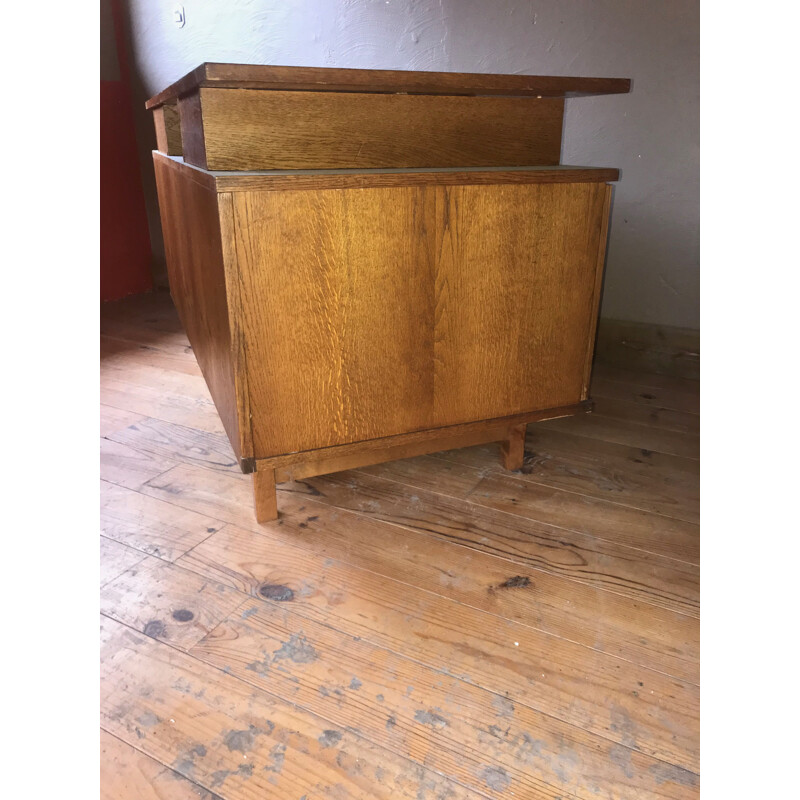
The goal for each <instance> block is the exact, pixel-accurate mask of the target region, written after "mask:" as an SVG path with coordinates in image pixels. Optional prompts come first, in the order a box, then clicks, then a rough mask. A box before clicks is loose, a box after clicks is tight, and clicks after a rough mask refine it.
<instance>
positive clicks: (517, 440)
mask: <svg viewBox="0 0 800 800" xmlns="http://www.w3.org/2000/svg"><path fill="white" fill-rule="evenodd" d="M527 428H528V426H527V425H526V424H525V423H523V424H522V425H514V426H512V427H511V428H509V429H508V438H507V439H504V440H503V442H502V444H501V446H500V449H501V452H502V454H503V466H504V467H505V468H506V469H508V470H514V471H516V470H519V469H522V461H523V459H524V458H525V431H526V430H527Z"/></svg>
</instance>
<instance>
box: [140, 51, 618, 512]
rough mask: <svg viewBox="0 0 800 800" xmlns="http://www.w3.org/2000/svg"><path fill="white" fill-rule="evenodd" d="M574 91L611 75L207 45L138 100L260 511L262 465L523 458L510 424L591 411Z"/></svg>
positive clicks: (221, 400) (202, 349) (592, 273)
mask: <svg viewBox="0 0 800 800" xmlns="http://www.w3.org/2000/svg"><path fill="white" fill-rule="evenodd" d="M591 88H594V89H595V90H596V92H597V93H611V92H621V91H627V89H628V82H627V81H619V80H614V79H579V78H577V79H572V78H536V77H530V76H517V75H515V76H489V75H447V74H439V73H396V72H392V73H388V72H387V73H383V72H377V71H361V70H320V69H305V68H302V69H301V68H296V69H295V68H288V67H247V66H242V65H204V66H203V67H202V68H198V70H195V72H194V73H191V74H190V75H189V76H186V78H184V79H182V80H181V81H178V82H177V83H176V84H174V85H173V86H172V87H170V88H169V89H167V90H165V91H164V92H162V93H161V94H160V95H157V96H156V97H155V98H153V100H152V101H150V103H149V106H150V107H151V108H153V109H154V110H155V111H156V117H155V120H156V126H157V128H159V126H162V127H161V129H160V130H159V131H158V142H159V148H160V149H161V150H162V152H158V151H157V152H155V153H154V162H155V169H156V179H157V184H158V193H159V202H160V206H161V217H162V224H163V228H164V237H165V245H166V254H167V262H168V269H169V276H170V287H171V291H172V295H173V298H174V300H175V303H176V306H177V308H178V311H179V313H180V315H181V319H182V321H183V323H184V325H185V327H186V331H187V334H188V336H189V339H190V341H191V342H192V345H193V348H194V350H195V352H196V354H197V359H198V362H199V364H200V367H201V369H202V370H203V374H204V375H205V377H206V380H207V382H208V385H209V388H210V390H211V394H212V396H213V398H214V402H215V403H216V406H217V409H218V410H219V413H220V416H221V418H222V421H223V423H224V425H225V429H226V431H227V432H228V435H229V437H230V439H231V443H232V446H233V448H234V450H235V452H236V455H237V457H238V458H239V460H240V463H241V465H242V468H243V469H244V470H245V471H255V472H256V475H255V486H256V508H257V514H258V517H259V519H260V520H264V519H268V518H274V516H275V514H276V513H277V509H276V505H275V494H274V483H275V480H276V478H277V480H278V481H280V480H289V479H292V478H298V477H308V476H310V475H314V474H320V473H324V472H331V471H336V470H339V469H345V468H350V467H354V466H360V465H364V464H370V463H378V462H380V461H383V460H388V459H392V458H402V457H407V456H411V455H418V454H421V453H426V452H433V451H436V450H440V449H444V448H453V447H458V446H463V445H466V444H475V443H479V442H486V441H496V440H503V441H505V446H504V451H503V452H504V458H505V463H506V466H507V467H508V468H510V469H514V468H519V467H520V466H521V459H522V446H521V442H522V439H524V431H525V423H527V422H531V421H535V420H539V419H546V418H551V417H553V416H560V415H564V414H569V413H577V412H579V411H584V410H586V409H587V408H588V406H589V403H588V397H587V390H588V382H589V375H590V369H591V359H592V353H593V347H594V333H595V327H596V321H597V309H598V303H599V297H600V286H601V281H602V268H603V260H604V254H605V240H606V226H607V221H608V212H609V206H610V199H611V187H610V186H609V185H608V184H607V181H614V180H616V179H617V178H618V174H617V172H616V170H613V169H603V168H590V167H568V166H562V165H559V164H558V160H559V158H558V156H559V152H560V147H561V124H562V115H563V102H564V97H565V96H569V95H570V93H574V94H578V95H579V94H585V93H589V90H590V89H591ZM412 91H413V92H418V94H411V93H407V94H406V93H403V94H397V93H395V92H412ZM387 101H388V102H387ZM176 102H177V106H175V105H174V104H175V103H176ZM165 109H169V110H165ZM178 118H179V124H178ZM168 121H169V123H170V124H169V128H167V122H168ZM178 130H180V133H181V136H180V138H178V137H177V135H176V132H177V131H178ZM178 148H180V149H181V151H182V153H183V157H182V158H181V157H179V156H177V155H176V154H175V153H176V151H177V150H178ZM164 151H166V152H164ZM212 164H213V165H217V166H222V167H224V169H221V170H220V169H209V166H211V165H212ZM287 167H291V168H287Z"/></svg>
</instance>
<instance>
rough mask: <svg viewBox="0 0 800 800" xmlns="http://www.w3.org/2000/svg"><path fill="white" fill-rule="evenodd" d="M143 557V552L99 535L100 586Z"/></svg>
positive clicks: (134, 564)
mask: <svg viewBox="0 0 800 800" xmlns="http://www.w3.org/2000/svg"><path fill="white" fill-rule="evenodd" d="M144 557H145V554H144V553H141V552H139V551H138V550H134V549H133V548H131V547H126V546H125V545H124V544H120V543H119V542H115V541H113V540H112V539H106V538H105V537H100V586H101V587H103V586H105V585H106V584H107V583H109V582H110V581H113V580H114V579H115V578H118V577H119V576H120V575H122V573H123V572H125V571H126V570H128V569H130V568H131V567H134V566H136V564H138V563H139V562H141V561H142V560H143V559H144Z"/></svg>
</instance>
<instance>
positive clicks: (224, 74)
mask: <svg viewBox="0 0 800 800" xmlns="http://www.w3.org/2000/svg"><path fill="white" fill-rule="evenodd" d="M201 86H217V87H222V86H228V87H249V88H254V89H255V88H258V89H282V90H295V91H315V90H316V91H330V92H358V91H361V92H404V93H408V94H414V93H417V94H453V95H499V96H517V97H538V96H540V95H541V96H543V97H579V96H582V95H593V94H620V93H626V92H629V91H630V88H631V82H630V80H629V79H627V78H578V77H561V76H555V75H491V74H484V73H475V72H472V73H470V72H427V71H416V72H411V71H405V70H383V69H338V68H337V69H330V68H324V67H284V66H279V65H272V64H268V65H267V64H264V65H261V64H219V63H209V62H206V63H204V64H201V65H200V66H198V67H196V68H195V69H194V70H192V71H191V72H190V73H188V74H187V75H184V76H183V77H182V78H181V79H180V80H178V81H176V82H175V83H173V84H171V85H170V86H168V87H167V88H166V89H164V90H163V91H161V92H159V93H158V94H157V95H155V96H154V97H152V98H150V100H148V101H147V103H146V107H147V108H155V107H157V106H159V105H161V104H162V103H165V102H167V101H169V100H172V99H174V98H175V97H179V96H181V95H184V94H187V93H189V92H193V91H195V90H196V89H198V88H199V87H201Z"/></svg>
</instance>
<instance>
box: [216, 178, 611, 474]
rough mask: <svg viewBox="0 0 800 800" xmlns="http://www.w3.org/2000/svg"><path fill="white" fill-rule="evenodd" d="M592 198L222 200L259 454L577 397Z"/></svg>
mask: <svg viewBox="0 0 800 800" xmlns="http://www.w3.org/2000/svg"><path fill="white" fill-rule="evenodd" d="M605 190H606V186H605V185H604V184H593V183H580V184H552V183H550V184H528V185H502V186H495V185H465V186H435V185H427V186H413V187H388V188H371V189H329V190H303V191H279V192H266V191H255V192H249V191H245V192H232V193H231V194H230V197H231V202H232V204H233V210H234V239H235V246H236V252H237V265H238V270H239V277H240V281H241V296H242V298H244V302H243V306H244V313H243V315H242V324H243V339H244V345H243V346H244V349H245V351H246V353H247V383H248V387H249V402H250V410H251V412H252V415H253V444H254V454H255V457H256V458H257V459H258V458H268V457H271V456H275V455H279V454H282V453H291V452H295V451H302V450H308V449H314V448H321V447H331V446H334V445H339V444H346V443H350V442H358V441H364V440H368V439H375V438H379V437H384V436H393V435H397V434H402V433H408V432H412V431H419V430H425V429H434V428H441V427H444V426H448V425H457V424H462V423H468V422H474V421H479V420H486V419H494V418H498V417H506V416H509V415H513V414H520V413H526V412H534V411H538V410H541V409H547V408H554V407H560V406H568V405H572V404H575V403H578V402H580V400H581V398H582V395H583V379H584V370H585V365H586V354H587V349H588V348H589V332H590V328H591V322H592V316H593V311H594V308H595V306H594V302H595V297H596V274H597V254H598V250H599V248H600V241H601V233H602V221H603V211H604V201H605Z"/></svg>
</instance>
